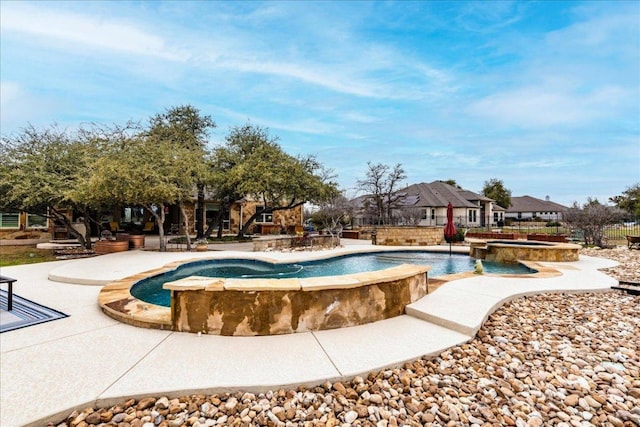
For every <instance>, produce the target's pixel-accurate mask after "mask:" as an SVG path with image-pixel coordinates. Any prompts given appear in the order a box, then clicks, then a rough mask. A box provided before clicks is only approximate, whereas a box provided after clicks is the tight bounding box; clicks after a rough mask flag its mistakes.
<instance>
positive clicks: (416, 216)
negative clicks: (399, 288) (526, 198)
mask: <svg viewBox="0 0 640 427" xmlns="http://www.w3.org/2000/svg"><path fill="white" fill-rule="evenodd" d="M392 199H393V201H392V204H393V208H392V209H393V215H392V216H393V217H394V218H393V219H394V222H395V223H398V224H403V223H405V224H406V223H407V222H413V223H417V225H425V226H426V225H433V226H435V225H445V224H446V222H447V206H448V204H449V203H451V205H452V206H453V218H454V222H455V223H456V224H457V225H460V226H465V227H483V226H487V225H489V226H491V225H497V224H498V223H499V221H502V220H503V219H504V212H505V210H504V208H501V207H499V206H497V205H496V204H495V201H494V200H493V199H490V198H488V197H485V196H483V195H481V194H477V193H474V192H473V191H469V190H465V189H462V188H458V187H456V186H453V185H450V184H447V183H446V182H443V181H433V182H431V183H424V182H423V183H419V184H413V185H410V186H408V187H406V188H403V189H401V190H399V191H397V192H396V193H394V197H393V198H392ZM352 203H354V204H355V206H356V207H357V209H358V210H359V211H360V212H359V214H358V215H357V216H356V218H355V221H354V223H355V224H354V225H366V224H373V222H372V214H371V207H372V205H373V200H372V198H371V197H370V196H360V197H358V198H357V199H354V200H352Z"/></svg>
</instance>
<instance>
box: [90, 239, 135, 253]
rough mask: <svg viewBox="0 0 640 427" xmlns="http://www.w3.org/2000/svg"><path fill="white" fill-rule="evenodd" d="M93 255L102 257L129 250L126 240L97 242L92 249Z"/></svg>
mask: <svg viewBox="0 0 640 427" xmlns="http://www.w3.org/2000/svg"><path fill="white" fill-rule="evenodd" d="M93 250H94V251H95V253H97V254H100V255H103V254H110V253H114V252H124V251H128V250H129V241H128V240H126V241H125V240H99V241H97V242H96V244H95V245H94V247H93Z"/></svg>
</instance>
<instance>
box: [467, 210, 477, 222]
mask: <svg viewBox="0 0 640 427" xmlns="http://www.w3.org/2000/svg"><path fill="white" fill-rule="evenodd" d="M476 215H477V213H476V211H475V210H473V211H469V222H476V221H477V218H478V217H477V216H476Z"/></svg>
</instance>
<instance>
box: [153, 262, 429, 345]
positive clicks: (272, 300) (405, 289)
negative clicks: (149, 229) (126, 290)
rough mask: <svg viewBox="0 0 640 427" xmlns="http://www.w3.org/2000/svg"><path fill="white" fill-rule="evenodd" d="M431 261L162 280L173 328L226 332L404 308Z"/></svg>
mask: <svg viewBox="0 0 640 427" xmlns="http://www.w3.org/2000/svg"><path fill="white" fill-rule="evenodd" d="M429 269H430V267H428V266H418V265H409V264H403V265H400V266H398V267H394V268H390V269H387V270H382V271H375V272H367V273H357V274H351V275H346V276H331V277H316V278H305V279H215V278H213V279H212V278H205V277H189V278H186V279H182V280H179V281H175V282H170V283H166V284H165V285H164V287H165V289H170V290H171V293H172V296H171V322H172V329H173V330H176V331H182V332H192V333H198V332H201V333H205V334H217V335H228V336H254V335H279V334H289V333H295V332H308V331H316V330H323V329H334V328H341V327H346V326H355V325H361V324H365V323H370V322H375V321H377V320H382V319H387V318H390V317H395V316H399V315H402V314H404V309H405V306H406V305H408V304H410V303H412V302H414V301H416V300H418V299H420V298H422V297H423V296H424V295H426V293H427V272H428V271H429Z"/></svg>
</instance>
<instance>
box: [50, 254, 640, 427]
mask: <svg viewBox="0 0 640 427" xmlns="http://www.w3.org/2000/svg"><path fill="white" fill-rule="evenodd" d="M581 253H582V254H584V255H589V256H598V257H603V258H611V259H615V260H617V261H619V262H620V263H621V264H620V266H618V267H615V268H612V269H607V271H606V272H607V274H610V275H612V276H613V277H616V278H617V279H618V280H625V281H630V282H635V283H638V282H640V251H630V250H628V249H626V248H616V249H606V250H596V249H588V250H584V251H583V252H581ZM380 345H381V347H380V351H384V343H380ZM283 351H286V350H285V349H283ZM300 363H304V361H302V360H301V361H300ZM51 425H56V424H51ZM57 425H59V426H79V427H85V426H93V425H95V426H99V425H105V426H106V425H118V426H122V427H127V426H132V427H139V426H143V427H153V426H183V425H187V426H214V425H220V426H376V427H388V426H400V425H407V426H510V425H511V426H523V427H524V426H527V427H529V426H543V425H545V426H546V425H552V426H559V427H568V426H615V427H619V426H635V427H637V426H640V297H638V296H632V295H628V294H626V293H624V292H621V291H610V292H606V293H588V294H549V295H539V296H533V297H526V298H520V299H517V300H515V301H512V302H510V303H508V304H506V305H504V306H503V307H501V308H500V309H498V310H497V311H496V312H495V313H493V314H492V315H491V316H490V317H489V319H488V320H487V322H486V323H485V324H484V325H483V327H482V329H481V330H480V331H479V332H478V335H477V336H476V337H475V338H474V339H472V340H471V341H470V342H468V343H466V344H463V345H461V346H457V347H453V348H451V349H449V350H446V351H444V352H443V353H442V354H440V355H439V356H438V357H436V358H431V359H421V360H416V361H413V362H410V363H406V364H405V365H404V366H403V367H401V368H397V369H389V370H385V371H381V372H374V373H370V374H369V375H368V376H366V377H356V378H353V379H352V380H351V381H348V382H337V383H328V382H327V383H325V384H322V385H320V386H318V387H315V388H310V389H304V388H300V389H295V390H274V391H271V392H267V393H259V394H252V393H249V392H238V393H232V394H218V395H192V396H184V397H180V398H174V399H170V398H167V397H162V396H157V397H148V398H144V399H140V400H134V399H131V400H128V401H126V402H124V401H123V402H122V403H121V404H119V405H116V406H112V407H109V408H87V409H85V410H83V411H74V412H73V413H72V414H69V416H68V417H67V418H66V419H65V420H63V421H61V422H60V423H59V424H57Z"/></svg>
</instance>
